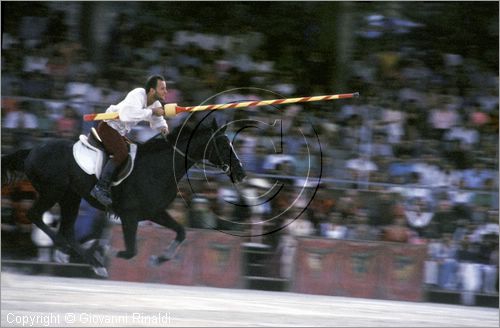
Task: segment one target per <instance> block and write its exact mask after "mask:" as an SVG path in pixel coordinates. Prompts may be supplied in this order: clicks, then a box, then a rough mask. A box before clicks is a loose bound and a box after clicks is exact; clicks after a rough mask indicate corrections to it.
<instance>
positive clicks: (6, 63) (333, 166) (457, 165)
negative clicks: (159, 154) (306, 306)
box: [2, 10, 499, 293]
mask: <svg viewBox="0 0 500 328" xmlns="http://www.w3.org/2000/svg"><path fill="white" fill-rule="evenodd" d="M64 18H65V17H64V13H63V12H61V11H58V10H53V11H51V14H50V15H49V16H48V17H46V18H44V19H39V18H38V19H37V18H36V17H35V18H33V17H31V18H30V17H25V19H24V20H23V21H22V22H21V23H20V24H19V25H18V26H17V29H16V30H4V31H2V154H7V153H9V152H11V151H13V150H15V149H19V148H26V147H30V146H33V145H36V144H39V143H41V142H43V141H44V140H47V139H50V138H69V139H72V140H77V138H78V136H79V135H80V134H86V133H88V132H89V129H90V128H91V127H92V126H94V124H95V123H94V122H84V121H83V120H82V117H83V115H84V114H87V113H93V112H103V111H104V110H105V109H106V108H107V107H108V106H109V105H111V104H115V103H117V102H119V101H120V100H121V99H123V97H124V96H125V94H126V93H127V92H128V91H130V90H131V89H132V88H135V87H138V86H142V84H143V82H144V81H145V79H146V77H147V76H148V75H151V74H154V73H158V74H162V75H164V76H165V77H166V78H167V79H168V82H167V86H168V89H169V93H168V99H166V102H168V103H170V102H173V103H179V104H182V105H196V104H201V103H227V102H232V101H242V100H259V99H274V98H277V95H279V97H295V96H305V95H321V94H329V93H332V92H339V93H340V92H354V91H359V92H360V94H361V97H359V98H358V99H350V100H342V101H336V102H335V103H331V102H323V103H311V104H305V105H290V106H283V107H282V108H279V109H276V108H262V109H258V110H257V109H256V108H249V109H247V110H238V111H227V112H224V113H221V114H218V115H219V116H218V119H220V120H226V121H229V122H231V121H235V120H242V121H244V120H255V121H259V122H265V124H262V126H261V127H259V129H245V130H244V131H243V132H242V133H239V134H238V135H237V136H235V139H234V140H235V141H234V146H235V149H236V151H237V153H238V154H239V156H240V159H241V160H242V162H243V165H244V167H245V169H246V170H247V171H248V172H249V174H250V177H249V180H248V182H247V184H246V185H245V186H244V187H242V188H241V190H239V192H235V191H234V188H233V187H232V186H230V185H229V183H228V181H227V179H226V180H224V179H222V178H219V177H216V178H213V179H211V181H209V182H203V181H201V180H200V182H199V190H198V191H197V192H193V191H192V190H189V188H187V186H186V185H181V188H180V190H181V192H180V196H179V198H178V199H177V200H176V201H175V202H174V204H173V205H172V207H171V209H170V210H169V211H170V213H171V214H172V215H173V216H174V217H175V218H176V219H177V220H179V221H180V222H182V223H184V224H185V225H186V226H188V227H193V228H217V229H220V230H235V231H240V232H245V233H248V232H250V234H251V235H252V236H254V237H251V238H250V237H249V238H248V240H249V241H252V242H259V243H265V244H268V245H270V246H271V248H272V249H273V250H274V251H276V254H278V255H277V256H279V258H280V260H279V262H280V264H281V272H280V275H282V276H284V277H289V275H290V272H291V271H290V265H291V262H292V260H291V259H292V258H293V249H294V247H295V245H296V237H299V236H318V237H324V238H334V239H355V240H371V241H391V242H401V243H410V244H427V245H428V261H427V264H426V278H425V279H426V281H425V282H426V283H427V284H429V285H437V286H439V287H441V288H444V289H460V290H470V291H483V292H486V293H495V292H497V290H498V282H497V280H498V234H499V231H498V230H499V229H498V70H494V69H491V68H490V67H488V66H486V65H483V64H482V62H481V61H478V60H477V59H476V58H467V57H465V56H463V55H460V54H452V53H444V52H439V51H427V49H422V48H419V47H418V45H413V44H411V42H406V43H405V44H404V46H397V45H392V46H390V47H389V46H388V47H385V48H384V47H382V46H380V45H378V46H375V44H377V43H380V42H379V40H376V39H369V38H364V39H363V37H362V36H358V38H360V40H359V45H358V47H355V48H354V50H353V54H352V62H351V70H350V71H349V75H348V76H345V77H344V78H345V79H346V86H345V90H332V89H331V88H330V87H329V86H328V85H327V84H325V83H323V80H324V79H325V78H324V77H321V78H318V79H314V76H315V74H318V75H322V74H324V72H321V64H322V63H324V62H325V61H326V60H327V57H328V56H329V54H326V53H322V52H313V53H311V54H310V56H309V57H308V58H307V59H306V61H307V62H308V63H309V66H308V71H309V72H310V73H309V74H310V75H306V76H299V75H297V74H292V73H290V71H289V68H290V67H293V65H294V53H293V49H292V48H290V49H291V50H290V51H289V53H287V52H286V51H283V52H282V55H281V56H279V57H270V56H269V55H268V52H266V51H264V49H266V48H267V47H269V45H268V44H267V42H269V40H268V36H267V35H264V34H263V33H259V32H254V31H252V30H251V29H245V30H242V31H239V33H234V34H231V35H216V34H210V33H203V32H198V31H196V30H195V29H191V28H189V29H184V27H185V26H183V25H182V24H180V22H179V30H177V31H176V32H175V33H173V34H172V36H171V38H165V37H164V36H163V35H161V34H158V35H157V36H156V37H155V38H154V39H153V40H150V41H147V42H146V41H145V42H144V43H143V44H142V46H139V47H138V46H137V41H136V40H134V39H133V38H132V35H131V33H130V31H131V30H133V28H134V26H133V20H129V19H128V17H127V16H126V15H119V16H118V17H117V18H116V22H115V24H114V28H113V29H112V30H111V32H110V33H111V35H110V36H109V39H110V40H112V44H110V46H109V51H107V52H106V54H107V57H106V61H105V64H104V65H103V64H102V63H98V62H96V61H94V60H93V59H92V54H91V52H92V49H87V48H85V47H84V46H83V45H82V43H81V42H80V40H79V39H78V38H74V37H70V36H69V33H65V31H67V30H68V26H67V25H66V23H65V19H64ZM54 31H57V33H55V32H54ZM270 33H271V32H270ZM318 72H319V73H318ZM182 119H183V117H182V116H179V117H176V118H173V119H171V120H169V124H170V125H171V126H175V125H177V124H179V123H180V121H181V120H182ZM274 120H279V122H280V126H279V127H277V126H276V125H273V124H272V123H273V122H274ZM233 130H236V129H233ZM228 132H229V134H234V133H235V131H229V130H228ZM153 135H154V133H152V132H151V131H149V129H148V127H146V126H143V125H139V126H138V127H137V128H136V129H134V131H133V134H132V135H131V139H132V140H135V141H136V142H143V141H145V140H147V139H148V138H150V137H152V136H153ZM230 139H232V138H230ZM280 141H282V146H281V147H282V148H283V149H281V150H282V151H281V152H277V151H276V149H275V145H276V144H279V143H280ZM195 171H196V170H195ZM320 172H321V173H320ZM308 175H311V176H312V177H313V179H312V180H314V181H317V184H319V188H318V189H317V190H316V189H315V188H314V187H315V185H314V183H312V186H311V185H310V182H308V183H309V184H305V183H304V177H305V176H308ZM194 178H195V179H196V174H194ZM275 181H279V182H281V183H283V185H284V186H285V188H283V189H282V191H281V192H280V193H279V194H278V195H279V196H277V197H274V198H272V199H270V200H269V201H268V202H267V203H266V204H264V205H259V206H250V207H248V208H245V209H241V208H240V207H238V208H236V209H235V208H234V206H232V205H231V203H232V202H234V201H244V200H245V199H249V198H251V197H249V196H252V195H254V196H255V195H262V194H265V193H266V190H269V189H270V188H272V186H273V183H274V182H275ZM302 189H305V190H306V191H305V192H304V193H302V192H301V191H302ZM181 196H182V197H181ZM245 196H247V197H245ZM35 197H36V196H35V194H34V192H33V190H30V188H29V186H26V185H17V186H14V187H12V188H10V189H7V188H3V189H2V234H3V233H4V231H7V230H9V229H15V227H21V228H22V229H27V230H29V231H31V229H30V228H26V226H27V225H28V222H27V221H26V219H25V218H23V215H24V214H23V213H25V210H26V208H27V207H28V206H29V204H30V203H31V202H32V200H33V199H34V198H35ZM308 197H310V199H312V201H311V202H308ZM290 199H298V202H297V203H294V204H291V202H290ZM249 205H255V204H249ZM291 205H293V206H291ZM290 207H291V208H290ZM56 212H57V211H56ZM83 212H85V215H83V214H82V216H85V217H86V220H88V221H87V222H92V224H94V223H95V222H102V221H103V217H102V215H101V214H98V213H94V212H92V211H91V210H89V209H88V208H87V209H83V210H82V213H83ZM16 213H17V214H16ZM89 213H93V214H92V215H90V214H89ZM281 213H285V214H283V215H281ZM54 218H55V219H54ZM47 220H49V221H50V220H52V221H51V222H57V213H54V214H53V217H47ZM89 224H90V223H89ZM89 224H81V225H80V226H81V227H88V226H89ZM54 226H57V224H56V223H54ZM21 228H20V229H21ZM281 228H283V229H281ZM274 230H276V233H272V234H265V233H267V232H269V231H274ZM85 234H86V233H82V235H85ZM88 234H92V232H88V233H87V235H88ZM35 239H36V237H35ZM84 240H85V236H82V241H84ZM38 242H39V243H40V244H43V242H41V241H38ZM3 244H4V242H2V245H3ZM44 245H45V244H44ZM44 256H45V255H44Z"/></svg>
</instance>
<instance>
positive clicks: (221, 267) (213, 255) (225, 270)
mask: <svg viewBox="0 0 500 328" xmlns="http://www.w3.org/2000/svg"><path fill="white" fill-rule="evenodd" d="M200 244H201V245H203V247H201V248H200V253H199V254H200V270H199V279H198V283H199V284H201V285H205V286H212V287H225V288H236V287H241V278H242V277H241V275H242V273H241V238H239V237H235V236H231V235H228V234H224V233H221V232H217V231H210V230H206V231H204V232H203V234H202V235H201V243H200Z"/></svg>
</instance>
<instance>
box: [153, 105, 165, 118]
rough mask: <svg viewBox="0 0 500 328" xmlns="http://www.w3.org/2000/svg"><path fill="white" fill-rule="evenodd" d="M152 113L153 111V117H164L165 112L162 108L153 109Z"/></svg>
mask: <svg viewBox="0 0 500 328" xmlns="http://www.w3.org/2000/svg"><path fill="white" fill-rule="evenodd" d="M152 111H153V115H156V116H164V115H165V111H164V110H163V108H162V107H156V108H153V109H152Z"/></svg>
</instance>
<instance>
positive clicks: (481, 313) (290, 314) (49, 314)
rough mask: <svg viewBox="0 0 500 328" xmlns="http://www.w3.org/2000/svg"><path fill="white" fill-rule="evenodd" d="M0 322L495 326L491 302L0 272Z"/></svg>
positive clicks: (4, 324) (6, 324)
mask: <svg viewBox="0 0 500 328" xmlns="http://www.w3.org/2000/svg"><path fill="white" fill-rule="evenodd" d="M1 292H2V293H1V300H2V303H1V305H2V306H1V316H2V321H1V325H2V327H14V326H15V327H22V326H24V327H31V326H39V327H40V326H42V327H47V326H49V327H61V326H66V327H76V326H79V327H81V326H84V327H125V326H129V327H132V326H133V327H136V326H144V327H152V326H161V327H176V326H205V327H206V326H212V327H226V326H265V327H270V326H329V327H346V326H352V327H391V326H399V327H443V326H444V327H498V324H499V319H498V318H499V311H498V309H493V308H481V307H466V306H457V305H444V304H432V303H413V302H395V301H383V300H369V299H361V298H346V297H333V296H317V295H306V294H294V293H284V292H264V291H255V290H242V289H218V288H209V287H191V286H174V285H160V284H143V283H128V282H117V281H108V280H94V279H76V278H59V277H46V276H26V275H19V274H15V273H6V272H2V276H1Z"/></svg>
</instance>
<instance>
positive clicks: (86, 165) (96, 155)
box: [73, 128, 137, 186]
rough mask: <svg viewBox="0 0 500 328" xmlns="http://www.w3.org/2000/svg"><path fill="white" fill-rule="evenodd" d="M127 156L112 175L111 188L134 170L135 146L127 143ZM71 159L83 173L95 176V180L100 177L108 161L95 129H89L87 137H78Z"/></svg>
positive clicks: (107, 155)
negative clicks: (72, 158) (73, 159)
mask: <svg viewBox="0 0 500 328" xmlns="http://www.w3.org/2000/svg"><path fill="white" fill-rule="evenodd" d="M128 149H129V154H128V157H127V160H126V161H125V163H124V164H123V165H121V166H120V167H119V168H118V169H117V172H116V173H115V174H114V177H113V182H112V183H111V185H112V186H117V185H119V184H120V183H121V182H122V181H123V180H125V179H126V178H127V177H128V176H129V175H130V173H132V170H133V169H134V161H135V156H136V154H137V145H136V144H134V143H128ZM73 157H74V158H75V161H76V163H77V164H78V166H80V168H81V169H82V170H83V171H85V173H87V174H90V175H95V176H96V178H97V179H99V178H100V177H101V172H102V169H103V167H104V165H105V164H106V162H107V161H108V160H109V154H108V153H107V152H106V150H105V149H104V145H103V144H102V140H101V138H100V137H99V135H98V134H97V131H96V130H95V128H92V129H91V132H90V133H89V134H88V136H85V135H83V134H82V135H80V138H79V141H77V142H76V143H75V144H74V145H73Z"/></svg>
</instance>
